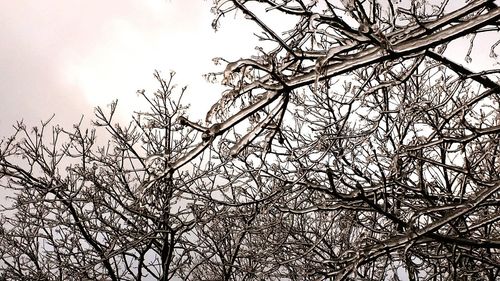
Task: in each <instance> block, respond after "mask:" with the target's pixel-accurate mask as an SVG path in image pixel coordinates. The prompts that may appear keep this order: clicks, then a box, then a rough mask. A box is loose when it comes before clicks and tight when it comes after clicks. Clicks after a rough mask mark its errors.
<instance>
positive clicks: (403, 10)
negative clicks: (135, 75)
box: [0, 0, 500, 280]
mask: <svg viewBox="0 0 500 281" xmlns="http://www.w3.org/2000/svg"><path fill="white" fill-rule="evenodd" d="M212 11H213V13H214V22H213V27H214V28H216V29H217V28H223V26H224V24H226V21H229V19H226V18H229V17H228V15H233V14H237V15H238V14H243V15H244V17H245V20H248V21H251V22H253V23H254V24H255V27H256V29H255V30H256V33H255V34H256V36H257V37H258V38H259V40H261V43H262V46H259V47H257V48H256V54H255V55H253V56H251V57H248V58H243V59H240V60H237V61H227V60H225V59H224V58H215V59H214V62H216V64H221V65H222V67H223V70H222V71H221V72H220V73H210V74H207V79H208V80H209V81H212V82H216V83H219V82H220V83H222V84H223V85H225V86H226V90H225V91H224V92H223V93H222V94H221V97H220V99H219V101H218V102H217V103H215V104H214V105H213V106H212V107H211V109H210V110H209V111H208V112H207V116H206V120H203V121H196V120H191V119H189V108H188V107H187V106H184V105H183V102H182V96H183V95H186V94H185V90H186V89H185V88H182V89H178V88H177V87H175V86H174V82H173V81H174V73H171V74H170V75H166V76H162V75H161V74H160V73H158V72H156V73H155V77H156V79H157V80H158V82H159V89H158V91H157V92H154V93H147V92H145V91H140V92H139V94H140V95H141V96H142V97H143V98H144V99H145V100H146V101H147V102H148V104H149V105H150V109H149V110H148V111H145V112H142V111H141V112H137V113H136V114H135V115H134V116H133V117H132V119H131V122H130V123H129V124H126V125H123V124H116V123H115V120H114V119H113V116H114V112H115V109H116V106H117V104H116V103H113V104H111V105H110V106H109V107H108V109H105V108H100V107H98V108H96V116H95V121H94V126H93V128H90V129H85V128H83V126H82V125H81V124H77V125H75V126H74V127H73V128H71V129H67V128H61V127H58V126H53V125H52V124H51V123H50V122H42V124H41V126H39V127H35V128H33V129H29V128H27V127H26V125H25V124H23V123H21V122H19V123H17V124H16V125H15V128H16V133H15V134H14V135H13V136H11V137H8V138H4V139H3V140H2V142H1V144H0V178H1V179H0V180H1V184H2V186H3V187H4V188H6V189H8V190H13V191H14V192H15V196H14V197H13V198H12V201H13V204H12V206H7V207H5V208H4V210H3V216H2V217H1V220H2V224H3V227H2V228H1V229H0V268H2V270H3V271H2V272H1V273H0V276H1V277H2V278H4V279H6V280H11V279H12V280H179V279H180V280H497V279H498V278H500V277H499V276H500V269H499V268H500V225H499V220H500V212H499V206H500V204H499V203H500V202H499V200H500V199H499V196H500V192H499V190H500V160H499V157H500V152H499V150H500V141H499V137H500V106H499V103H500V84H499V75H498V74H499V72H500V71H499V69H498V68H495V67H494V64H493V63H496V65H498V60H497V54H496V48H497V46H498V45H499V44H500V36H498V34H499V33H498V30H499V26H500V22H499V20H500V8H499V7H498V6H497V4H496V3H495V1H489V0H475V1H465V2H457V1H447V0H445V1H437V0H436V1H434V0H427V1H424V0H421V1H419V0H415V1H394V2H393V1H386V0H342V1H330V0H324V1H305V0H258V1H251V0H214V7H213V9H212ZM488 63H489V64H491V67H490V66H489V65H488ZM101 136H102V138H104V139H101ZM106 140H107V142H106Z"/></svg>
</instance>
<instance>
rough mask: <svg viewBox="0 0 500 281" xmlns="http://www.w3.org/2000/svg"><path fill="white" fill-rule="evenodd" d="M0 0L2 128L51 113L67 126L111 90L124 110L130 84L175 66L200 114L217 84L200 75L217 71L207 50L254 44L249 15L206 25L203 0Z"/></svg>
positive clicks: (227, 53) (128, 106) (224, 52)
mask: <svg viewBox="0 0 500 281" xmlns="http://www.w3.org/2000/svg"><path fill="white" fill-rule="evenodd" d="M0 3H1V5H0V6H1V7H2V8H1V9H0V38H1V39H0V96H1V102H0V135H1V136H5V134H6V133H7V132H10V131H11V129H10V128H11V125H12V124H13V122H15V121H16V120H20V119H24V120H25V121H26V122H27V123H29V124H32V125H34V124H37V122H38V121H39V120H41V119H47V118H48V117H50V116H51V115H52V114H53V113H55V114H56V118H55V122H57V123H62V124H63V125H65V126H68V125H71V124H73V123H75V122H76V121H78V120H79V118H80V116H81V115H82V114H85V116H86V118H87V119H89V118H90V117H91V116H92V112H93V108H94V107H95V106H97V105H106V104H108V103H109V102H110V101H111V100H113V99H115V98H118V99H119V106H120V108H121V110H122V111H121V112H127V111H128V112H130V111H132V110H133V109H134V106H135V104H136V100H135V99H136V98H137V95H136V94H135V93H136V90H138V89H150V90H153V89H155V87H156V85H157V84H156V83H155V80H154V78H153V71H154V70H155V69H158V70H160V71H162V72H163V73H164V74H168V72H169V70H175V71H176V72H177V79H176V80H175V82H176V83H177V84H179V86H184V85H188V99H187V100H186V101H187V102H190V103H191V104H192V107H193V108H192V112H191V114H192V115H194V118H202V117H203V114H202V113H203V112H204V111H206V110H207V109H208V108H209V106H210V105H211V103H212V102H213V101H215V100H216V98H217V97H218V96H219V94H220V90H221V88H220V86H217V85H213V84H209V83H207V82H206V81H205V80H204V78H203V77H202V75H203V74H205V73H207V72H209V71H215V70H220V69H219V68H217V67H216V66H214V65H213V63H212V60H211V59H212V58H213V57H217V56H222V57H227V58H229V59H238V58H240V57H244V56H249V55H251V54H252V53H254V51H253V50H254V46H255V43H253V42H248V40H249V38H251V36H252V30H251V27H252V26H251V25H250V24H247V25H244V24H242V23H241V21H240V22H239V23H238V24H235V22H234V21H231V20H227V21H226V24H224V25H223V26H222V28H221V29H220V31H218V32H214V30H213V29H212V28H211V22H212V20H213V15H212V14H210V5H211V4H212V1H204V0H189V1H185V0H147V1H143V0H106V1H97V0H90V1H77V0H50V1H32V0H15V1H11V0H0ZM245 34H246V37H245V36H244V35H245ZM219 67H220V66H219ZM122 116H125V115H122Z"/></svg>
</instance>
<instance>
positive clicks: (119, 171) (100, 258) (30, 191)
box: [0, 73, 204, 280]
mask: <svg viewBox="0 0 500 281" xmlns="http://www.w3.org/2000/svg"><path fill="white" fill-rule="evenodd" d="M155 76H156V78H157V79H158V81H159V82H160V86H161V87H160V89H159V90H158V91H157V92H156V93H154V94H153V95H151V96H149V95H147V94H145V93H144V91H140V92H139V94H140V95H142V96H143V98H144V99H146V100H147V102H148V103H149V105H150V110H149V111H148V112H139V113H137V115H136V116H135V118H134V119H133V121H132V122H131V123H130V124H129V125H128V126H121V125H118V124H114V121H113V115H114V112H115V109H116V105H117V104H116V103H113V104H111V105H110V108H109V113H105V112H104V110H103V109H101V108H97V109H96V117H97V119H96V121H95V122H94V125H95V126H96V129H93V130H83V129H81V125H80V124H78V125H75V126H74V128H73V130H71V131H66V130H63V129H61V128H59V127H57V126H56V127H52V129H51V130H50V127H49V122H45V123H43V124H42V125H41V127H38V128H37V127H35V128H33V129H32V130H31V131H30V130H29V129H27V128H26V127H25V125H24V124H22V123H18V124H17V126H16V131H17V132H16V134H15V135H14V136H13V137H11V138H8V139H5V140H4V141H3V142H2V148H1V150H0V166H1V175H2V177H3V178H4V181H3V184H4V187H5V188H7V189H10V190H15V191H16V193H17V194H16V196H15V202H14V204H13V206H11V209H12V210H13V211H12V213H13V214H14V215H13V216H5V217H3V221H2V222H3V225H4V226H3V228H2V236H1V240H0V254H1V256H0V259H1V263H0V264H1V266H2V268H3V273H2V274H3V276H4V278H7V280H101V279H102V280H108V279H110V280H143V279H144V278H145V277H146V278H149V280H152V279H155V280H172V279H173V278H174V276H179V275H181V274H182V271H183V270H185V266H186V264H188V261H189V259H190V257H189V252H190V251H191V249H192V247H193V244H192V242H190V238H189V235H190V232H191V229H192V228H193V226H194V217H193V216H192V215H191V213H190V211H189V210H190V209H189V208H188V204H193V202H194V201H193V200H194V198H193V197H192V196H189V188H190V187H189V183H186V182H184V180H180V178H183V177H184V176H183V174H184V173H187V172H188V170H186V169H185V170H183V171H177V172H175V173H174V172H172V173H170V174H169V175H168V176H166V177H164V178H163V179H162V180H151V179H152V178H155V177H156V176H157V175H158V173H159V171H163V170H165V169H166V167H167V165H168V163H169V162H168V161H172V160H175V159H177V158H179V157H180V156H182V153H184V151H185V150H186V149H187V148H188V147H189V146H191V145H192V142H193V140H194V138H195V136H196V132H192V130H187V129H183V128H182V126H181V125H180V124H179V123H178V120H182V119H181V118H179V117H181V116H182V114H184V112H185V110H186V107H184V106H183V105H182V104H181V103H180V97H182V94H183V93H184V90H185V89H182V90H180V92H181V93H180V94H174V92H173V91H174V86H173V84H171V83H172V78H173V73H172V74H171V75H170V77H169V79H168V80H167V81H165V80H163V79H162V78H161V77H160V75H159V74H158V73H156V74H155ZM100 128H104V129H106V131H107V133H108V136H109V140H108V141H107V143H106V142H105V141H103V140H101V142H100V145H99V142H98V141H97V137H96V131H97V130H99V129H100ZM192 165H193V168H192V169H193V170H195V172H194V173H192V176H195V175H196V174H197V172H196V171H202V170H204V169H201V168H200V167H199V166H196V163H195V162H192Z"/></svg>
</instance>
